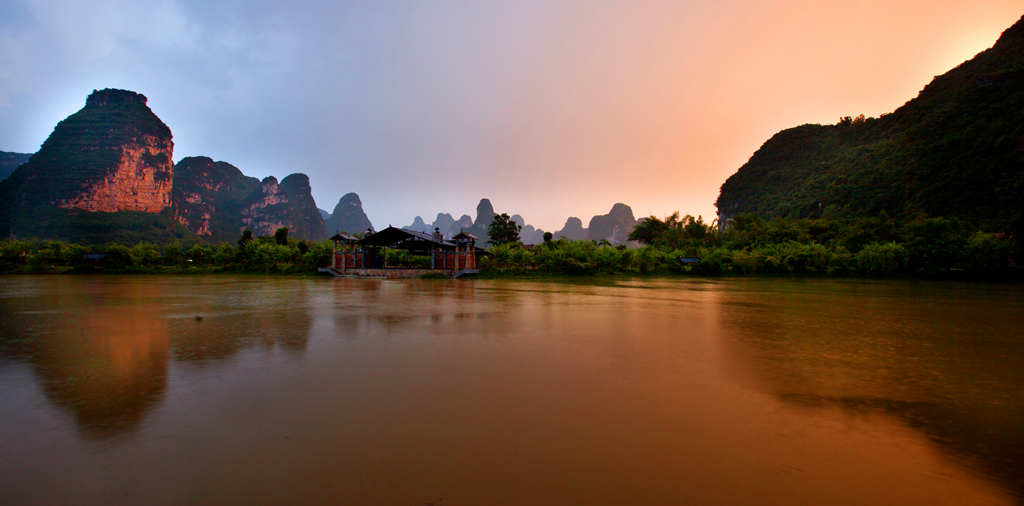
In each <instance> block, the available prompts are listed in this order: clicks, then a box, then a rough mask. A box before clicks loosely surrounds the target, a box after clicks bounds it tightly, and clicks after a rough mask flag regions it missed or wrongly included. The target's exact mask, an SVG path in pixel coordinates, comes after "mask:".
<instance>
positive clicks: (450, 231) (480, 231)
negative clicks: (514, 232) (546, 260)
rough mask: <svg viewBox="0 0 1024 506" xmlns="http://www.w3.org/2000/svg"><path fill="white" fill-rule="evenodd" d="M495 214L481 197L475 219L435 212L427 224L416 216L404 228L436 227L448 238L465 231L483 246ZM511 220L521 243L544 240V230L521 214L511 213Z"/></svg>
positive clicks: (464, 215) (429, 228) (421, 229)
mask: <svg viewBox="0 0 1024 506" xmlns="http://www.w3.org/2000/svg"><path fill="white" fill-rule="evenodd" d="M497 214H499V213H497V212H495V210H494V205H493V204H491V201H490V199H486V198H483V199H480V202H479V203H478V204H477V206H476V219H473V218H471V217H470V216H469V215H468V214H463V215H462V216H461V217H459V219H458V220H455V219H454V218H453V217H452V215H451V214H450V213H437V217H436V218H434V221H433V223H431V224H429V225H428V224H427V223H426V221H424V220H423V217H422V216H416V217H415V218H413V221H412V224H410V225H408V226H407V227H405V228H408V229H411V230H417V231H420V232H425V233H431V232H433V231H434V229H435V228H437V229H439V230H440V232H441V234H442V235H444V236H445V237H448V238H450V237H452V236H454V235H456V234H458V233H460V232H466V233H469V234H473V235H475V236H476V237H477V238H479V243H480V244H481V245H482V246H483V245H487V241H489V240H490V235H489V233H488V228H489V227H490V225H491V222H493V221H494V217H495V216H496V215H497ZM512 221H514V222H516V223H517V224H519V226H520V227H522V229H521V230H520V231H519V239H520V240H521V241H522V242H523V244H539V243H541V242H544V231H543V230H541V229H538V228H534V227H533V226H532V225H529V224H527V223H526V222H525V220H523V217H522V216H520V215H518V214H516V215H513V216H512Z"/></svg>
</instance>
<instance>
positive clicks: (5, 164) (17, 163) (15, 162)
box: [0, 151, 32, 181]
mask: <svg viewBox="0 0 1024 506" xmlns="http://www.w3.org/2000/svg"><path fill="white" fill-rule="evenodd" d="M29 158H32V153H12V152H9V151H0V181H3V180H4V179H7V176H10V175H11V173H12V172H14V169H17V168H18V167H21V165H22V164H24V163H25V162H27V161H28V159H29Z"/></svg>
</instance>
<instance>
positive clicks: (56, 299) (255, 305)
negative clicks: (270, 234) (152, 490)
mask: <svg viewBox="0 0 1024 506" xmlns="http://www.w3.org/2000/svg"><path fill="white" fill-rule="evenodd" d="M8 281H9V283H10V285H14V286H10V285H9V286H7V287H5V290H4V292H3V296H2V297H0V353H2V354H3V355H4V356H7V357H9V358H14V359H17V360H23V361H26V362H28V363H30V364H31V366H32V370H33V371H34V373H35V374H36V377H37V381H38V384H39V385H40V386H41V387H42V390H43V392H45V394H46V396H47V398H49V399H50V400H51V401H52V402H53V403H54V404H55V405H57V406H59V407H60V408H61V409H63V410H64V411H66V412H68V413H69V414H70V415H71V416H72V417H73V418H74V420H75V422H76V424H77V426H78V428H79V430H80V431H81V433H82V434H84V435H86V436H87V437H91V438H101V439H102V438H108V437H112V436H116V435H118V434H121V433H126V432H132V431H134V430H137V429H138V427H139V426H140V424H141V423H142V420H143V419H144V417H145V415H146V413H147V412H149V411H150V410H152V409H153V408H154V407H156V406H157V405H159V403H160V401H161V399H162V398H163V395H164V393H165V390H166V389H167V381H168V367H169V366H168V363H169V360H170V357H171V356H172V355H173V358H174V359H175V360H176V361H178V362H181V363H194V364H203V363H207V362H210V361H212V360H221V359H226V358H228V357H231V356H232V355H234V354H236V353H238V352H239V351H240V350H242V349H244V348H246V347H249V346H255V345H258V346H259V347H261V348H262V349H264V350H268V351H272V350H274V349H281V350H283V351H285V352H288V353H300V352H302V351H304V350H305V348H306V345H307V341H308V334H309V328H310V325H311V317H310V315H309V311H308V310H307V308H306V307H305V298H306V297H305V295H306V292H305V290H302V289H299V290H281V289H280V287H275V286H274V285H273V284H272V283H262V282H261V283H254V284H253V285H252V286H245V285H241V286H238V287H237V288H238V289H237V291H235V290H233V291H232V292H233V293H224V292H220V293H219V295H220V296H221V298H219V299H204V298H203V294H202V293H201V292H195V291H193V289H192V288H193V287H192V286H191V282H189V281H185V280H182V281H181V282H179V283H173V282H172V283H167V282H166V280H161V282H159V283H153V282H152V278H123V279H122V278H113V279H111V278H107V279H104V280H101V282H94V283H90V282H89V280H88V279H86V280H84V282H83V280H82V279H80V278H55V279H47V280H46V281H45V282H39V280H37V279H33V278H21V279H19V278H14V279H10V280H8ZM19 284H23V285H25V286H17V285H19Z"/></svg>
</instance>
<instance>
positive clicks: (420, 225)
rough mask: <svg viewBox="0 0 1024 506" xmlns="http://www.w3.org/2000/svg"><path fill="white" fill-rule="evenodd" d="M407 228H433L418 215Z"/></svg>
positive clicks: (428, 229) (418, 229)
mask: <svg viewBox="0 0 1024 506" xmlns="http://www.w3.org/2000/svg"><path fill="white" fill-rule="evenodd" d="M406 228H408V229H409V230H415V231H417V232H430V231H431V230H433V229H432V228H430V227H429V226H428V225H427V223H426V222H425V221H423V217H422V216H417V217H415V218H413V220H412V225H409V226H408V227H406Z"/></svg>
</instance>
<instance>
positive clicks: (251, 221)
mask: <svg viewBox="0 0 1024 506" xmlns="http://www.w3.org/2000/svg"><path fill="white" fill-rule="evenodd" d="M240 214H241V226H240V227H239V232H241V231H242V230H244V229H249V230H252V232H253V234H255V235H257V236H260V235H273V234H274V231H276V230H277V229H278V228H280V227H288V229H289V234H290V235H291V236H292V237H296V238H299V239H314V240H318V239H322V238H324V237H326V235H327V234H326V230H325V228H324V220H323V218H322V217H321V216H320V211H318V210H317V207H316V202H314V201H313V196H312V194H311V190H310V186H309V177H308V176H306V175H305V174H291V175H289V176H287V177H285V178H284V179H282V180H281V182H280V184H278V182H277V179H276V178H274V177H273V176H270V177H267V178H265V179H264V180H263V181H261V182H260V184H259V187H258V188H256V190H255V191H254V192H253V193H252V194H250V195H249V196H248V197H247V198H246V199H245V200H244V201H243V202H242V208H241V212H240Z"/></svg>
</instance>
